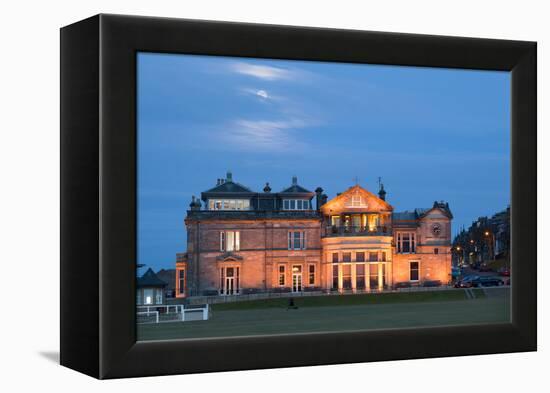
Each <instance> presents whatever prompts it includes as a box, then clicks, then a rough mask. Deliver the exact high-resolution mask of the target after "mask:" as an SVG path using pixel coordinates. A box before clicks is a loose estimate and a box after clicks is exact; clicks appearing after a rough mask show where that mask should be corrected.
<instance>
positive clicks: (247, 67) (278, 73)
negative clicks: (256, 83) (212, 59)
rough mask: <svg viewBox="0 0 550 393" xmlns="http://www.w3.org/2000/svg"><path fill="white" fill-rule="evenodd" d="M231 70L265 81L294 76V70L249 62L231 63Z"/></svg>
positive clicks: (287, 78) (286, 78) (292, 77)
mask: <svg viewBox="0 0 550 393" xmlns="http://www.w3.org/2000/svg"><path fill="white" fill-rule="evenodd" d="M231 70H232V71H233V72H236V73H238V74H243V75H249V76H253V77H255V78H259V79H262V80H267V81H275V80H290V79H294V78H295V77H296V72H295V71H291V70H288V69H285V68H280V67H272V66H265V65H256V64H249V63H242V62H240V63H233V64H232V65H231Z"/></svg>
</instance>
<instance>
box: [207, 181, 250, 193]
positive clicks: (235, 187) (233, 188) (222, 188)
mask: <svg viewBox="0 0 550 393" xmlns="http://www.w3.org/2000/svg"><path fill="white" fill-rule="evenodd" d="M210 192H212V193H214V192H215V193H218V192H253V191H252V190H251V189H250V188H248V187H245V186H243V185H242V184H239V183H234V182H232V181H226V182H225V183H222V184H220V185H217V186H216V187H214V188H211V189H210V190H208V191H204V193H210Z"/></svg>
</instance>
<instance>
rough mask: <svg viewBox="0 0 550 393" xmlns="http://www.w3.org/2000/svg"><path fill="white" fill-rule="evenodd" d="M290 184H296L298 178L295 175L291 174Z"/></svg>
mask: <svg viewBox="0 0 550 393" xmlns="http://www.w3.org/2000/svg"><path fill="white" fill-rule="evenodd" d="M292 185H293V186H296V185H298V178H297V177H296V176H292Z"/></svg>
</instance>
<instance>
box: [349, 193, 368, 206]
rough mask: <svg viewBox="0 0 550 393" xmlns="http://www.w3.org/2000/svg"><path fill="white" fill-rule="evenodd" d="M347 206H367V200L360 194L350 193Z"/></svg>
mask: <svg viewBox="0 0 550 393" xmlns="http://www.w3.org/2000/svg"><path fill="white" fill-rule="evenodd" d="M347 207H367V201H366V200H365V199H364V198H363V196H361V195H352V196H351V198H350V199H349V200H348V202H347Z"/></svg>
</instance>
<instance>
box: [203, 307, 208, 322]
mask: <svg viewBox="0 0 550 393" xmlns="http://www.w3.org/2000/svg"><path fill="white" fill-rule="evenodd" d="M202 320H203V321H207V320H208V303H207V304H206V306H205V307H204V308H203V309H202Z"/></svg>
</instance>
